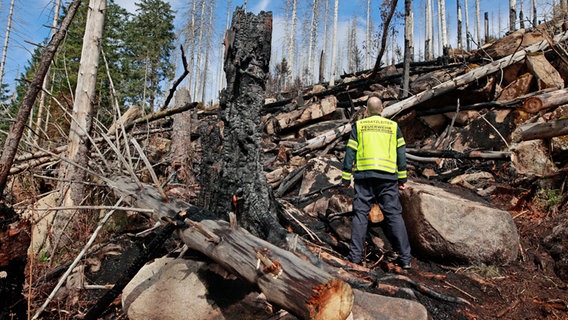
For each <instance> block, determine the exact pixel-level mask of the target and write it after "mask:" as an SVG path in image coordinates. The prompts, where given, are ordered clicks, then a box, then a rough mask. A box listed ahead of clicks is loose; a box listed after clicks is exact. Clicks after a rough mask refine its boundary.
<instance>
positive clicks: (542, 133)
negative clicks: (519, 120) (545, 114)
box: [513, 119, 568, 142]
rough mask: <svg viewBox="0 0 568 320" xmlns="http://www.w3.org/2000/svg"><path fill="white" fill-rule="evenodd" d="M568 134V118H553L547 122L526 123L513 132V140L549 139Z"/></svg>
mask: <svg viewBox="0 0 568 320" xmlns="http://www.w3.org/2000/svg"><path fill="white" fill-rule="evenodd" d="M564 135H568V119H558V120H552V121H548V122H545V123H529V124H524V125H522V126H520V127H518V128H517V130H515V132H514V133H513V142H520V141H527V140H535V139H547V138H553V137H559V136H564Z"/></svg>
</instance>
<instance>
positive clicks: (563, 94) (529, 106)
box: [523, 88, 568, 113]
mask: <svg viewBox="0 0 568 320" xmlns="http://www.w3.org/2000/svg"><path fill="white" fill-rule="evenodd" d="M567 103H568V88H564V89H560V90H554V91H552V92H545V93H542V94H539V95H536V96H533V97H529V98H527V99H526V100H525V102H524V103H523V110H525V111H526V112H530V113H537V112H539V111H541V110H547V109H550V108H552V107H557V106H560V105H563V104H567Z"/></svg>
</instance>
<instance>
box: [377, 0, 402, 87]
mask: <svg viewBox="0 0 568 320" xmlns="http://www.w3.org/2000/svg"><path fill="white" fill-rule="evenodd" d="M397 3H398V0H393V1H392V2H391V7H390V11H389V14H388V16H387V20H386V21H385V22H384V25H383V33H382V37H381V48H380V49H379V54H378V55H377V60H375V66H374V67H373V72H372V73H371V77H374V76H375V75H376V74H377V72H379V69H380V68H381V60H382V59H383V55H384V54H385V50H386V46H387V39H388V30H389V26H390V22H391V20H392V17H393V16H394V13H395V11H396V4H397Z"/></svg>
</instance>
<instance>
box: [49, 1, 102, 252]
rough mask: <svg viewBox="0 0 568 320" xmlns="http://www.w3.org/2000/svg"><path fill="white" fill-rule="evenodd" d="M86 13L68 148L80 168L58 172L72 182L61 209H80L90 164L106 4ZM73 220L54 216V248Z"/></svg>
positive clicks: (95, 4)
mask: <svg viewBox="0 0 568 320" xmlns="http://www.w3.org/2000/svg"><path fill="white" fill-rule="evenodd" d="M88 10H89V11H88V15H87V22H86V27H85V35H84V36H83V48H82V51H81V61H80V64H79V71H78V75H77V87H76V89H75V101H74V103H73V114H72V118H73V119H72V121H71V128H70V131H69V147H68V148H67V158H68V159H69V160H71V161H72V162H73V163H75V164H78V165H79V166H75V165H71V164H69V163H67V162H66V163H64V164H63V166H62V167H61V168H60V169H61V173H62V174H61V176H62V177H63V180H64V181H73V182H68V183H63V184H62V185H61V186H60V187H61V197H62V199H63V206H66V207H73V206H77V205H80V204H81V203H82V202H83V201H84V198H85V184H83V183H82V182H83V181H85V180H86V179H85V178H86V172H85V171H84V170H83V169H82V168H86V167H87V166H88V161H89V153H90V152H89V149H90V143H89V138H88V136H89V134H90V132H91V127H92V123H93V109H94V101H93V99H94V97H95V96H96V82H97V70H98V67H99V57H100V52H101V41H102V36H103V29H104V19H105V11H106V0H90V1H89V6H88ZM72 216H73V211H60V212H58V214H57V215H56V217H55V220H54V222H53V229H52V231H53V239H55V242H52V243H53V244H54V246H57V243H58V242H59V240H60V239H61V235H62V232H63V229H64V228H65V225H66V224H67V222H68V221H69V220H70V219H71V217H72Z"/></svg>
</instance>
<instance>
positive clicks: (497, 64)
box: [382, 31, 568, 117]
mask: <svg viewBox="0 0 568 320" xmlns="http://www.w3.org/2000/svg"><path fill="white" fill-rule="evenodd" d="M566 39H568V31H564V32H563V33H560V34H558V35H557V36H555V37H554V39H553V40H554V42H556V43H558V42H561V41H564V40H566ZM548 46H549V42H548V41H547V40H543V41H541V42H538V43H535V44H533V45H531V46H529V47H527V48H525V49H524V50H521V51H518V52H516V53H514V54H512V55H509V56H507V57H504V58H501V59H499V60H497V61H494V62H492V63H489V64H486V65H484V66H482V67H479V68H477V69H473V70H472V71H470V72H468V73H465V74H463V75H461V76H458V77H456V78H454V79H452V80H450V81H446V82H444V83H441V84H439V85H437V86H435V87H433V88H432V89H430V90H427V91H423V92H420V93H419V94H417V95H414V96H412V97H410V98H408V99H405V100H402V101H400V102H397V103H395V104H392V105H390V106H387V107H386V108H385V109H384V110H383V112H382V116H383V117H392V116H394V115H396V114H398V113H399V112H401V111H404V110H406V109H409V108H412V107H414V106H415V105H417V104H419V103H422V102H424V101H427V100H429V99H431V98H433V97H437V96H439V95H441V94H444V93H446V92H448V91H451V90H453V89H455V88H458V87H460V86H463V85H465V84H468V83H471V82H473V81H476V80H478V79H479V78H481V77H484V76H487V75H488V74H491V73H494V72H497V71H499V70H502V69H503V68H505V67H507V66H509V65H511V64H514V63H516V62H519V61H521V60H523V59H524V58H525V56H526V55H527V53H531V52H537V51H540V50H543V49H545V48H547V47H548Z"/></svg>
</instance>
